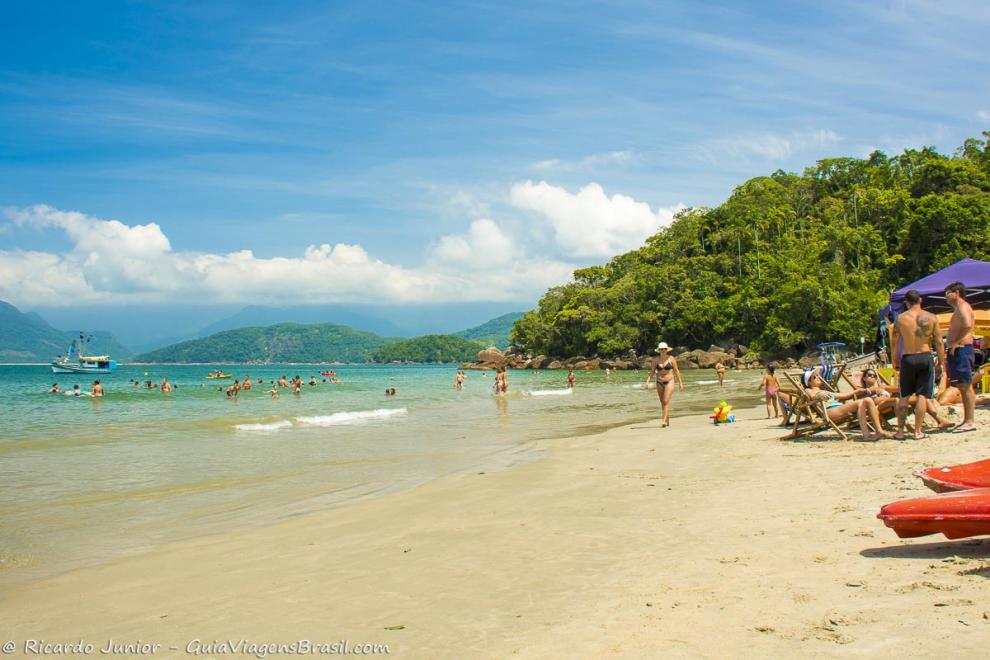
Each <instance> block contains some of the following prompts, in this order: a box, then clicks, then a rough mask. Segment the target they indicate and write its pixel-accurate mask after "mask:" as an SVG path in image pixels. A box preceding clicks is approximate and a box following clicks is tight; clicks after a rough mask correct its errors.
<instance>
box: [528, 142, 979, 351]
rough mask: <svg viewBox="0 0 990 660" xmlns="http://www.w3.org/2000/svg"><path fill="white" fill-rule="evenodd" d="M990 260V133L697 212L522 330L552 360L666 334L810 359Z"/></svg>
mask: <svg viewBox="0 0 990 660" xmlns="http://www.w3.org/2000/svg"><path fill="white" fill-rule="evenodd" d="M964 257H972V258H977V259H987V258H988V257H990V131H988V132H984V133H983V137H982V139H969V140H966V142H965V143H964V144H963V146H962V147H960V148H959V149H958V150H957V151H956V152H955V153H954V154H953V155H951V156H949V155H945V154H940V153H938V152H937V151H935V150H934V149H932V148H924V149H921V150H913V149H912V150H906V151H905V152H904V153H902V154H900V155H898V156H894V157H888V156H886V155H885V154H883V153H881V152H874V153H873V154H871V155H870V156H869V158H866V159H859V158H832V159H827V160H822V161H819V162H818V163H817V165H816V166H814V167H810V168H808V169H806V170H805V171H804V173H803V174H792V173H786V172H782V171H777V172H774V173H773V174H771V175H770V176H762V177H757V178H754V179H751V180H749V181H747V182H745V183H743V184H742V185H741V186H739V187H738V188H736V189H735V190H734V191H733V193H732V195H731V196H730V197H729V199H728V200H726V201H725V203H723V204H722V205H721V206H718V207H716V208H693V209H687V210H685V211H682V212H681V213H679V214H678V215H677V216H676V218H675V220H674V222H673V223H672V224H671V225H670V226H669V227H667V228H665V229H663V230H662V231H660V232H659V233H658V234H656V235H654V236H653V237H651V238H650V239H649V240H647V242H646V245H644V246H643V247H641V248H640V249H638V250H634V251H632V252H629V253H627V254H623V255H619V256H617V257H614V258H613V259H612V260H611V261H610V262H608V263H607V264H605V265H602V266H593V267H590V268H583V269H581V270H578V271H575V273H574V280H573V281H572V282H571V283H569V284H566V285H564V286H560V287H556V288H553V289H550V290H549V291H548V292H547V293H546V294H545V295H544V296H543V298H542V299H541V300H540V302H539V304H538V307H537V308H536V309H535V310H532V311H530V312H527V313H526V315H525V316H524V317H523V318H522V319H520V320H519V321H518V322H516V324H515V326H514V328H513V330H512V334H511V339H512V341H513V343H514V344H516V345H517V346H519V347H521V348H524V349H526V350H529V351H531V352H534V353H542V354H546V355H558V356H568V355H594V354H599V355H601V356H609V355H616V354H619V353H621V352H622V351H625V350H627V349H630V348H632V349H635V350H636V351H637V352H639V353H644V352H646V351H648V350H649V349H651V348H653V347H654V346H655V345H656V342H657V340H658V339H663V340H665V341H666V342H667V343H669V344H672V345H678V344H683V345H689V346H695V347H697V346H701V347H707V346H708V345H709V344H711V343H716V342H722V341H736V342H739V343H742V344H745V345H747V346H749V347H750V348H751V350H757V351H762V352H786V351H795V350H804V349H806V348H808V347H810V346H812V345H814V344H816V343H818V342H821V341H825V340H839V341H847V342H848V341H855V343H857V344H858V340H859V337H860V336H862V335H865V336H867V337H868V338H869V337H872V336H873V327H874V326H873V322H874V319H875V317H876V311H877V308H879V307H880V306H881V305H882V304H884V302H885V301H886V300H887V296H888V294H889V292H890V290H891V289H894V288H897V287H900V286H902V285H904V284H907V283H910V282H912V281H914V280H915V279H917V278H919V277H921V276H924V275H926V274H928V273H931V272H933V271H935V270H938V269H940V268H943V267H945V266H947V265H949V264H951V263H954V262H955V261H958V260H959V259H962V258H964Z"/></svg>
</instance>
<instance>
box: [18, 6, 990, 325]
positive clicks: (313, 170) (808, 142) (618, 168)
mask: <svg viewBox="0 0 990 660" xmlns="http://www.w3.org/2000/svg"><path fill="white" fill-rule="evenodd" d="M281 5H286V3H248V2H236V3H235V2H210V3H183V2H169V3H150V2H120V3H115V2H101V3H98V4H96V3H72V2H63V3H33V4H26V3H22V4H20V5H19V6H16V7H13V6H8V7H6V8H5V9H3V10H2V11H3V14H4V15H3V18H4V20H3V21H0V207H4V208H5V211H4V212H3V215H2V216H0V298H2V299H6V300H10V301H11V302H14V303H15V304H18V305H19V306H22V307H26V308H43V307H46V306H48V307H53V306H73V305H78V304H83V303H84V304H87V305H112V304H122V303H146V304H157V303H161V304H177V303H181V302H183V301H190V300H195V301H196V302H200V303H212V302H216V303H218V304H240V303H245V304H246V303H272V302H293V303H299V302H339V301H343V302H356V301H365V300H367V301H371V302H387V301H396V302H404V303H421V302H452V301H457V300H460V299H463V300H474V301H478V300H501V301H505V300H518V301H520V302H522V303H527V304H528V303H532V302H535V300H536V299H537V298H538V296H539V295H540V294H541V293H542V292H543V291H544V290H545V288H546V287H547V286H552V285H554V284H559V283H561V282H563V281H565V280H566V279H567V276H568V273H569V272H570V271H571V270H572V269H573V268H574V267H578V266H582V265H587V264H589V263H601V262H603V261H605V260H607V258H608V257H609V256H611V255H612V254H615V253H616V252H620V251H624V250H628V249H632V248H634V247H636V246H638V245H639V244H641V243H642V240H643V239H644V238H645V237H646V236H648V235H649V234H651V233H653V232H654V231H656V230H657V228H658V227H660V226H663V225H664V224H665V223H667V222H669V220H670V217H671V214H672V213H673V212H674V211H675V210H676V209H677V208H679V207H680V206H682V205H687V206H696V205H714V204H718V203H720V202H721V201H722V200H724V199H725V198H726V196H727V195H728V194H729V193H730V192H731V190H732V188H733V187H734V186H735V185H738V184H739V183H741V182H742V181H744V180H745V179H747V178H749V177H752V176H757V175H761V174H767V173H770V172H772V171H774V170H776V169H778V168H783V169H785V170H794V171H800V170H801V169H802V168H803V167H805V166H807V165H811V164H813V163H814V161H815V160H816V159H819V158H822V157H828V156H835V155H854V156H863V155H866V154H867V153H869V152H870V151H871V150H873V149H875V148H879V149H882V150H884V151H887V152H888V153H897V152H898V151H900V150H901V149H903V148H905V147H920V146H924V145H933V146H936V147H937V148H939V149H940V150H942V151H951V150H953V149H954V148H955V147H956V146H958V145H959V144H960V143H961V142H962V140H963V139H965V138H966V137H972V136H976V135H979V133H980V131H982V130H986V129H988V128H990V73H988V72H987V67H986V64H985V59H986V58H985V51H983V47H984V41H985V39H986V34H987V33H988V28H990V6H988V5H987V4H986V3H982V2H939V3H931V2H914V1H906V0H904V1H899V2H866V3H857V2H842V1H840V2H831V3H821V2H781V3H722V4H719V3H705V2H627V3H604V2H602V3H570V2H535V3H534V2H520V3H513V2H502V3H470V2H462V3H440V2H432V3H412V2H335V3H330V2H312V3H306V2H298V3H291V4H290V5H286V6H281ZM112 220H116V221H119V223H113V222H111V221H112ZM321 246H325V247H321Z"/></svg>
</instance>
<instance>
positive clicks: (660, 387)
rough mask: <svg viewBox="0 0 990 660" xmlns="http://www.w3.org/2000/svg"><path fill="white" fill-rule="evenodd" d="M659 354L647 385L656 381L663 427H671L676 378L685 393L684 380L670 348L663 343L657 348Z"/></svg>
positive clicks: (647, 379)
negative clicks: (671, 409)
mask: <svg viewBox="0 0 990 660" xmlns="http://www.w3.org/2000/svg"><path fill="white" fill-rule="evenodd" d="M657 353H659V354H660V355H659V356H658V357H657V359H655V360H654V361H653V365H652V366H651V367H650V375H649V376H647V377H646V384H647V385H649V384H650V381H651V380H652V381H655V382H656V386H657V396H658V397H659V398H660V412H661V414H662V415H663V421H662V422H661V424H660V426H661V427H666V426H670V400H671V399H672V398H673V397H674V376H677V382H678V384H679V385H680V386H681V391H682V392H683V391H684V380H683V379H682V378H681V371H680V369H678V368H677V360H675V359H674V358H673V357H671V355H670V346H668V345H667V342H665V341H662V342H660V344H659V345H658V346H657Z"/></svg>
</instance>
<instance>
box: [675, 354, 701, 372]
mask: <svg viewBox="0 0 990 660" xmlns="http://www.w3.org/2000/svg"><path fill="white" fill-rule="evenodd" d="M684 355H686V354H682V355H678V356H677V367H678V368H679V369H698V368H699V367H698V363H697V362H694V361H692V360H689V359H688V358H686V357H684Z"/></svg>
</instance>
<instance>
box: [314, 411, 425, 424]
mask: <svg viewBox="0 0 990 660" xmlns="http://www.w3.org/2000/svg"><path fill="white" fill-rule="evenodd" d="M405 414H406V409H405V408H379V409H377V410H355V411H350V412H339V413H334V414H332V415H314V416H311V417H296V421H297V422H299V423H300V424H302V425H304V426H339V425H341V424H360V423H362V422H367V421H369V420H372V419H383V418H386V417H394V416H396V415H405Z"/></svg>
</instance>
